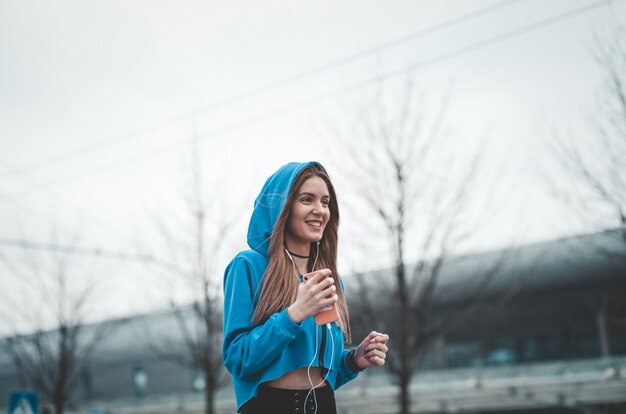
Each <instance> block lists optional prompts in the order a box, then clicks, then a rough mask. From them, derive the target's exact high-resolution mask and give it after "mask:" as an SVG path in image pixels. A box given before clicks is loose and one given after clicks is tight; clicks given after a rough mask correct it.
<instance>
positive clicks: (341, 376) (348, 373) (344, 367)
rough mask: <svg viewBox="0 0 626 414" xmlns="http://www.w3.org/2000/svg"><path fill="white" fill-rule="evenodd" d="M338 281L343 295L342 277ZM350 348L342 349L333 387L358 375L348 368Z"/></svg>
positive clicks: (344, 291)
mask: <svg viewBox="0 0 626 414" xmlns="http://www.w3.org/2000/svg"><path fill="white" fill-rule="evenodd" d="M339 282H341V290H342V291H343V295H344V297H345V295H346V287H345V285H344V284H343V279H342V278H341V276H340V277H339ZM349 352H350V350H348V349H344V350H343V352H342V353H341V365H340V366H339V371H338V372H337V381H336V382H335V389H337V388H339V387H341V386H342V385H343V384H345V383H347V382H349V381H352V380H353V379H355V378H356V377H358V376H359V372H358V371H357V372H355V371H352V370H351V369H350V368H348V363H347V358H348V353H349Z"/></svg>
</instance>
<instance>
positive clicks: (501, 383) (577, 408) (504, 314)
mask: <svg viewBox="0 0 626 414" xmlns="http://www.w3.org/2000/svg"><path fill="white" fill-rule="evenodd" d="M503 257H506V259H505V263H506V264H505V265H503V266H502V267H501V269H500V270H499V271H498V272H497V275H495V276H494V277H493V279H492V280H490V282H489V283H488V284H485V285H484V286H480V277H481V275H482V274H484V269H489V268H492V267H493V266H492V265H493V264H494V263H497V262H498V261H500V260H501V259H502V258H503ZM383 273H384V272H383ZM477 280H478V283H479V285H478V288H481V289H483V290H484V292H483V293H484V297H485V298H486V301H485V304H484V306H481V308H480V309H477V310H476V311H475V312H474V313H473V314H472V315H471V316H468V317H467V318H464V319H463V322H462V323H459V324H458V325H455V326H454V327H453V328H452V329H451V330H449V331H448V332H446V333H445V334H442V335H441V337H440V338H438V339H437V341H436V343H435V346H434V347H433V348H432V350H431V351H430V352H429V354H428V357H427V358H426V359H425V361H424V363H423V367H422V370H421V371H420V373H419V374H418V375H417V376H416V377H415V378H414V381H413V383H412V388H411V394H412V395H413V401H414V404H413V412H416V413H417V412H420V413H422V412H423V413H426V412H473V413H479V412H511V413H513V412H515V413H518V412H533V413H568V412H604V413H617V412H626V379H625V378H624V375H625V374H626V245H625V244H624V239H623V238H622V237H621V233H620V232H619V231H607V232H603V233H598V234H593V235H585V236H578V237H572V238H567V239H561V240H556V241H552V242H545V243H537V244H531V245H526V246H521V247H519V248H516V249H513V250H511V251H506V252H504V251H494V252H487V253H481V254H476V255H468V256H463V257H458V258H455V259H454V260H452V261H451V262H450V263H449V265H447V266H446V269H445V272H444V273H443V274H442V276H441V284H440V288H439V292H440V294H438V295H437V296H436V306H437V307H448V308H449V307H454V306H456V304H457V303H458V302H459V301H462V300H463V298H464V297H465V296H466V294H467V292H468V291H469V290H471V289H473V287H472V286H475V285H476V283H477ZM345 283H346V286H347V289H348V291H349V292H350V293H351V296H350V300H353V299H354V300H358V299H355V298H354V295H355V292H357V291H358V289H357V288H356V286H355V281H353V280H351V278H350V277H349V276H348V277H346V278H345ZM505 295H507V296H509V297H508V298H507V299H506V300H501V299H502V298H503V297H504V296H505ZM177 332H179V331H178V328H177V326H176V318H175V317H174V316H173V315H172V314H171V313H168V312H160V313H154V314H148V315H140V316H136V317H133V318H129V319H128V320H127V321H125V323H124V324H122V325H121V326H120V328H119V329H118V330H116V331H115V332H114V334H112V335H111V336H110V337H109V338H107V339H106V341H104V342H103V343H102V344H101V346H100V348H99V351H98V354H97V355H96V357H95V358H94V360H93V363H92V364H91V365H90V366H89V368H88V369H87V370H85V372H84V373H83V375H82V380H81V384H80V386H79V387H78V389H77V391H76V393H75V395H74V398H73V400H74V403H73V406H72V410H73V411H75V412H84V413H88V412H90V410H101V411H104V412H108V413H166V412H186V413H200V412H201V411H202V406H203V389H204V380H203V378H202V375H201V373H200V372H199V371H197V370H193V369H187V368H181V366H179V365H177V364H175V363H173V362H169V361H166V360H163V359H162V358H160V357H159V356H157V355H156V354H155V353H154V352H153V351H152V350H151V347H150V346H149V344H150V343H151V342H152V343H155V342H158V343H166V342H168V341H173V342H172V343H174V344H175V343H176V337H177ZM391 345H392V346H393V338H392V342H391ZM178 346H179V347H180V349H183V347H184V345H183V343H182V342H179V345H178ZM227 377H228V376H227V375H226V376H225V378H226V385H225V386H224V387H223V388H222V389H221V390H220V391H219V392H218V395H217V408H218V411H219V412H223V413H227V412H228V413H232V412H234V396H233V392H232V387H230V385H229V384H228V378H227ZM18 386H19V383H18V380H17V377H16V375H15V372H14V369H13V365H12V364H11V360H10V359H9V358H8V356H7V355H0V413H3V412H6V405H7V396H8V391H9V390H10V389H13V388H18ZM396 392H397V391H396V388H395V387H394V386H393V385H392V384H391V383H390V381H389V379H388V377H387V376H386V375H385V374H384V371H383V370H372V371H371V372H367V373H366V374H365V375H362V376H361V377H360V378H359V379H357V380H356V381H353V382H352V383H350V384H348V385H346V386H345V387H344V388H343V389H342V390H341V392H339V393H337V401H338V407H339V412H340V413H343V414H345V413H385V412H389V413H392V412H396V410H397V406H396V403H395V395H396ZM3 410H4V411H3Z"/></svg>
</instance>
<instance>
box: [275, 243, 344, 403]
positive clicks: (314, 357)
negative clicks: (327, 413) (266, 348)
mask: <svg viewBox="0 0 626 414" xmlns="http://www.w3.org/2000/svg"><path fill="white" fill-rule="evenodd" d="M283 249H285V253H287V256H288V257H289V259H290V260H291V264H292V265H293V271H294V276H295V277H296V279H297V280H298V283H302V281H301V280H300V278H299V277H298V274H299V272H298V269H297V267H296V263H295V261H294V260H293V257H291V254H290V253H289V250H287V248H286V247H284V246H283ZM316 250H317V251H316V252H315V260H314V261H313V268H312V269H311V271H314V270H315V266H316V265H317V259H318V258H319V255H320V242H317V249H316ZM326 328H327V329H328V332H329V333H330V344H331V347H330V350H331V354H330V366H329V367H328V370H327V371H326V376H325V377H323V378H322V381H321V382H320V383H319V384H317V385H313V379H312V378H311V367H312V366H313V363H314V362H315V359H316V358H317V337H318V333H317V326H316V327H315V353H314V354H313V359H312V360H311V362H309V366H308V367H307V369H306V372H307V376H308V378H309V384H311V389H310V390H309V392H308V393H307V394H306V397H305V398H304V403H303V407H302V408H303V411H304V413H305V414H306V402H307V400H308V399H309V395H311V392H313V401H314V402H315V410H314V411H313V414H317V395H316V394H315V389H316V388H319V387H320V386H321V385H322V384H323V383H324V382H326V380H327V379H328V376H329V375H330V371H331V369H332V368H333V360H334V359H335V339H334V337H333V331H332V329H331V327H330V323H327V324H326ZM322 358H323V356H322Z"/></svg>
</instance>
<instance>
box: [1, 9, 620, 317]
mask: <svg viewBox="0 0 626 414" xmlns="http://www.w3.org/2000/svg"><path fill="white" fill-rule="evenodd" d="M491 6H492V9H491V10H490V11H488V10H487V9H484V8H486V7H491ZM476 11H481V13H482V14H481V15H480V16H477V17H474V18H471V17H470V16H471V15H468V14H469V13H472V12H476ZM568 13H569V14H568ZM462 16H467V17H465V18H464V19H461V20H454V19H457V18H459V17H462ZM622 16H626V2H624V1H616V2H613V3H612V4H609V2H596V1H591V0H550V1H545V0H517V1H512V0H508V1H496V0H457V1H452V0H439V1H435V0H409V1H384V2H383V1H369V0H368V1H363V0H359V1H354V0H345V1H341V2H336V1H332V2H331V1H275V0H267V1H250V0H241V1H210V2H207V1H191V0H190V1H183V2H181V1H154V0H150V1H132V2H129V1H121V0H120V1H112V0H106V1H99V2H85V1H82V0H75V1H54V2H50V1H30V0H15V1H12V0H0V235H1V236H2V238H3V239H26V240H31V241H39V242H49V241H50V236H49V234H50V228H51V223H55V226H56V228H57V230H58V232H59V240H60V241H63V242H67V243H69V242H70V241H71V240H70V239H68V238H66V239H64V237H65V236H64V235H66V234H73V233H76V232H78V233H80V236H81V239H80V244H81V246H85V247H89V248H96V247H97V248H101V249H108V250H111V251H118V252H140V251H141V246H145V245H147V244H149V243H150V241H149V240H148V241H146V238H149V237H150V236H149V234H150V233H149V232H146V233H144V230H145V229H146V228H149V227H150V226H151V225H152V224H153V222H152V221H151V218H150V215H151V214H152V213H153V212H161V213H162V212H164V211H165V212H166V211H170V209H176V205H177V203H176V202H175V201H173V200H175V199H177V197H178V194H180V191H181V190H180V188H181V184H182V183H184V182H185V181H184V176H185V174H186V173H188V170H187V169H186V168H187V167H186V165H188V160H189V156H190V152H191V151H190V146H189V142H190V138H191V137H192V136H193V135H194V134H195V135H197V136H198V137H199V138H200V148H199V150H198V153H199V155H200V158H201V159H202V163H203V166H204V168H203V171H204V173H205V174H206V176H207V178H206V179H207V182H208V181H210V180H211V179H212V178H219V179H220V180H221V181H224V182H226V183H227V188H228V190H227V191H224V190H223V186H222V187H221V189H220V190H219V192H218V193H214V194H213V193H211V194H209V195H210V197H211V199H213V200H215V201H216V202H218V201H219V202H224V203H227V205H228V206H229V210H230V211H238V212H241V215H242V216H243V218H242V219H241V220H240V221H239V223H238V227H237V228H236V229H237V230H236V231H235V235H234V236H233V238H232V241H230V242H229V244H228V246H227V248H226V249H225V250H226V251H225V252H224V253H223V256H224V257H223V258H220V260H219V261H218V263H217V264H216V267H217V268H222V267H223V265H224V264H225V263H226V261H227V260H228V258H229V257H230V256H232V255H233V254H234V252H235V250H236V248H237V247H243V246H245V228H246V225H247V220H248V217H249V215H250V212H251V207H252V200H253V199H254V197H255V196H256V192H257V191H258V190H259V189H260V186H261V185H262V182H263V181H264V180H265V178H266V177H267V176H268V175H269V174H270V173H271V172H273V171H274V170H275V169H277V168H278V167H279V166H281V165H282V164H284V163H286V162H288V161H293V160H296V161H304V160H319V161H321V162H322V163H324V164H326V165H328V166H332V162H333V160H331V158H330V156H329V151H328V145H332V140H331V141H329V138H328V134H327V128H326V127H325V122H326V120H328V119H333V120H336V121H338V122H341V117H342V112H341V111H340V110H339V108H340V107H345V105H346V103H348V105H349V102H350V100H351V99H354V96H355V94H358V93H359V91H360V90H362V89H363V87H356V86H355V87H354V88H350V87H351V86H353V85H362V83H361V82H363V81H367V80H370V79H373V78H375V77H376V76H386V77H388V78H389V79H390V80H389V84H390V85H393V82H396V80H397V79H399V78H401V77H398V76H396V74H398V73H402V71H403V68H407V67H409V68H411V74H412V75H413V76H414V77H415V79H416V80H417V82H418V84H419V85H420V88H421V89H423V90H424V91H425V93H426V94H428V96H430V97H431V98H433V99H434V100H436V99H437V98H438V97H441V96H442V95H443V94H444V93H446V92H448V93H449V94H450V96H451V106H450V110H449V113H448V120H449V121H448V124H449V127H450V129H451V131H453V136H454V139H455V140H457V141H458V147H459V148H465V147H468V148H472V147H473V145H475V144H476V143H478V142H479V140H480V139H481V137H484V136H485V135H488V136H489V137H490V138H491V141H490V142H491V144H490V148H489V152H490V154H492V155H493V158H492V159H493V160H498V159H499V160H500V161H502V160H505V164H506V171H504V172H503V174H506V178H505V180H504V181H505V182H506V183H508V186H507V185H506V184H505V188H508V189H509V190H511V192H512V193H511V194H515V197H516V200H517V199H519V200H522V199H523V200H526V201H530V202H528V203H526V204H523V208H521V209H522V210H523V211H524V218H523V220H524V232H523V235H522V236H521V237H520V239H521V242H532V241H537V240H547V239H553V238H556V237H560V236H562V235H567V234H575V233H577V232H581V231H584V230H586V229H585V227H584V226H582V225H580V224H577V223H576V222H575V221H574V220H571V218H568V217H567V216H566V214H565V213H564V212H563V210H562V209H561V208H560V206H559V205H558V204H557V203H555V202H554V201H552V200H551V199H550V197H549V194H548V191H547V190H546V188H545V187H544V186H543V185H542V183H541V180H540V179H539V175H538V174H535V173H534V171H536V170H537V169H539V168H545V169H547V170H548V171H552V170H551V168H552V167H550V166H549V165H547V166H546V165H545V158H544V157H543V156H542V155H541V151H542V149H541V146H540V145H539V144H538V142H539V139H538V138H540V137H541V136H542V135H544V134H547V133H548V132H547V131H548V130H549V129H550V128H552V127H555V128H559V129H563V130H569V131H576V133H584V132H581V131H585V129H586V128H587V126H586V121H585V116H586V114H588V113H590V112H592V111H593V107H594V105H593V102H594V99H597V91H598V89H599V87H600V85H601V74H600V72H599V69H598V67H597V65H596V63H595V62H594V60H593V58H592V54H591V50H592V49H593V34H594V32H595V31H598V30H599V29H601V28H602V27H605V26H606V25H607V24H608V22H611V21H614V20H615V19H616V18H617V19H618V20H619V18H620V17H622ZM552 17H554V19H553V20H550V21H548V20H547V19H549V18H552ZM622 20H623V18H622ZM445 22H448V23H449V24H448V26H446V27H445V28H441V29H440V30H438V31H431V32H430V33H426V32H424V33H422V34H421V35H417V34H416V33H419V32H420V31H424V30H426V29H429V28H433V27H437V26H436V25H438V24H440V23H445ZM534 23H539V24H537V25H536V26H532V25H533V24H534ZM522 28H525V29H524V30H522V31H519V32H516V30H517V29H522ZM377 46H381V47H379V48H378V49H376V47H377ZM360 52H364V53H361V54H359V53H360ZM344 58H348V59H344ZM342 59H343V60H342ZM327 64H331V65H328V66H325V65H327ZM396 83H397V82H396ZM371 84H372V83H371V82H369V83H367V82H366V83H365V85H371ZM396 87H397V85H396ZM342 91H343V92H342ZM494 162H495V164H494V166H495V165H498V164H497V162H496V161H494ZM329 169H330V172H331V175H332V173H333V170H332V168H330V167H329ZM555 173H556V172H555ZM210 188H211V187H210V186H209V185H208V184H207V191H208V192H210V191H212V190H210ZM505 196H506V194H505ZM228 203H230V204H228ZM520 205H521V204H520V203H519V202H516V203H513V204H512V206H511V207H507V209H508V208H510V209H511V211H507V212H505V216H506V217H508V219H509V221H514V220H515V218H516V217H518V213H519V210H520ZM344 217H345V216H344ZM346 221H347V222H348V224H349V222H350V221H349V218H347V219H346ZM142 237H143V238H142ZM508 237H509V235H508V234H505V233H503V234H501V235H494V237H493V240H490V241H485V242H484V245H478V246H476V248H475V250H481V249H488V248H498V247H501V246H502V245H503V244H504V243H506V240H507V238H508ZM231 246H232V247H231ZM0 248H1V249H2V252H4V254H13V253H14V250H15V248H13V247H8V246H6V245H5V246H4V247H2V246H0ZM11 249H14V250H11ZM133 266H134V265H133ZM102 267H103V268H105V269H110V268H113V269H115V272H116V274H117V275H119V276H117V277H118V278H117V279H115V284H116V286H117V287H118V289H119V291H120V292H126V293H124V295H127V296H123V297H133V298H134V299H132V300H127V301H126V302H128V303H127V304H126V305H123V306H120V307H119V309H117V307H116V309H117V310H116V311H115V312H114V313H124V312H134V311H140V310H142V309H147V308H150V307H158V306H157V305H155V303H156V300H155V299H145V298H143V297H142V298H139V296H144V295H139V294H138V293H137V292H139V291H141V289H142V287H143V286H145V285H146V284H150V283H151V282H150V279H149V277H150V276H148V275H146V274H145V272H144V273H141V276H137V275H138V274H139V273H140V272H137V271H136V269H135V268H133V267H132V266H131V265H130V264H126V263H113V264H111V263H109V264H106V265H103V266H102ZM5 275H6V274H2V276H0V277H1V278H2V279H4V280H7V276H5ZM120 297H122V296H120ZM130 302H132V303H130Z"/></svg>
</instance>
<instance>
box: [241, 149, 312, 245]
mask: <svg viewBox="0 0 626 414" xmlns="http://www.w3.org/2000/svg"><path fill="white" fill-rule="evenodd" d="M313 164H317V165H318V166H320V167H322V165H321V164H320V163H318V162H314V161H310V162H290V163H289V164H285V165H283V166H282V167H280V169H279V170H278V171H276V172H275V173H274V174H272V175H271V176H270V178H268V179H267V181H265V185H263V188H262V189H261V193H260V194H259V195H258V197H257V198H256V200H254V210H253V212H252V218H251V219H250V225H249V226H248V245H249V246H250V248H251V249H253V250H256V251H257V252H259V253H261V254H262V255H263V256H265V257H267V254H268V253H267V252H268V249H269V247H270V237H271V235H272V233H273V231H274V225H275V224H276V221H277V220H278V216H280V213H281V211H282V210H283V207H284V205H285V202H286V201H287V196H288V195H289V191H291V187H292V186H293V183H294V181H296V178H297V177H298V175H299V174H300V173H301V172H302V170H304V169H305V168H306V167H308V166H309V165H313ZM322 168H324V167H322Z"/></svg>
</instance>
